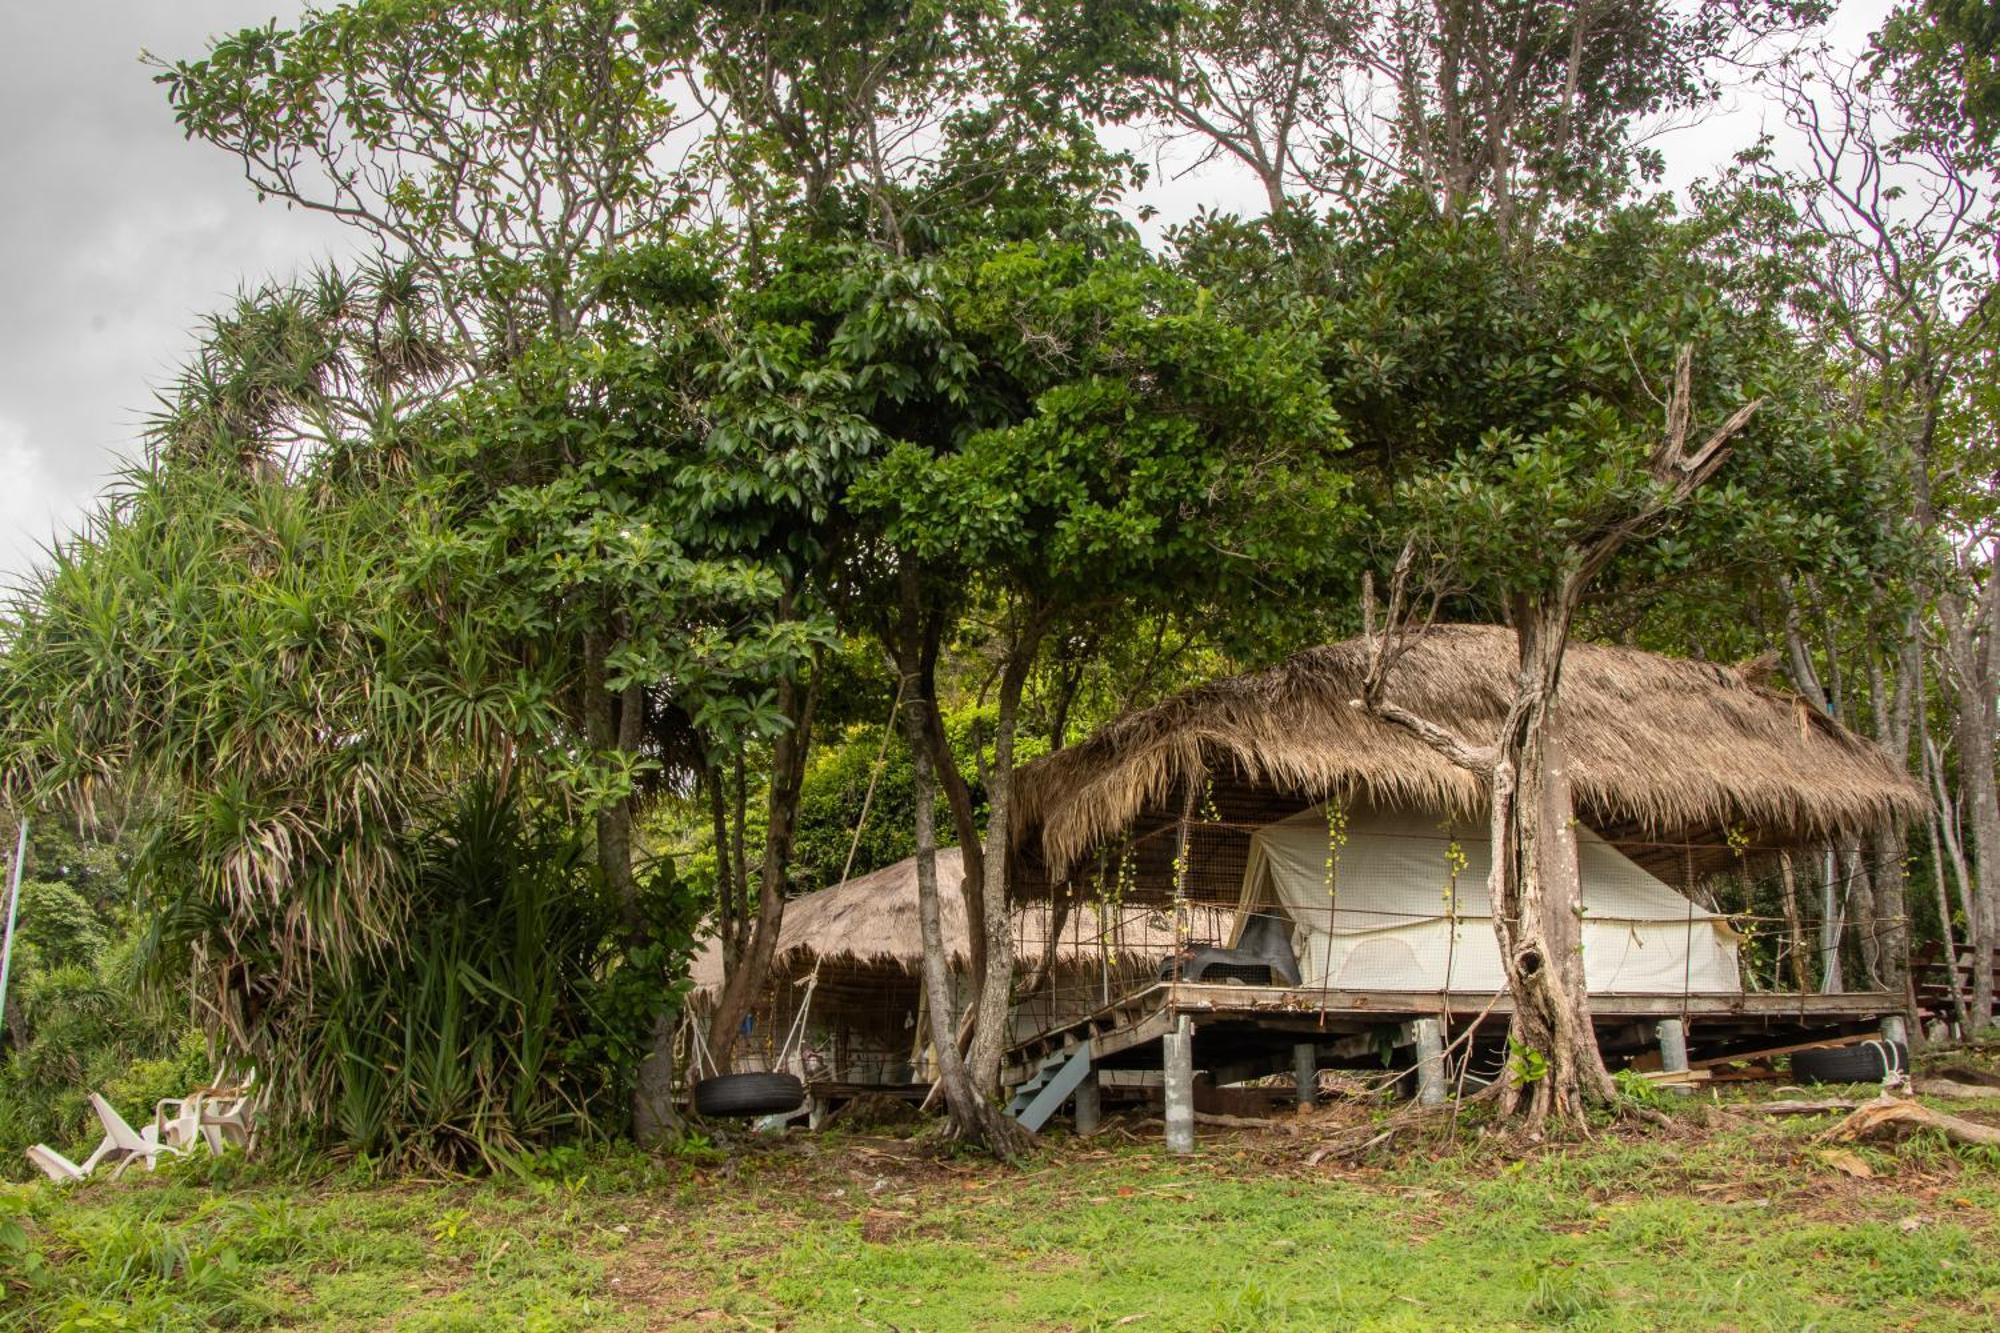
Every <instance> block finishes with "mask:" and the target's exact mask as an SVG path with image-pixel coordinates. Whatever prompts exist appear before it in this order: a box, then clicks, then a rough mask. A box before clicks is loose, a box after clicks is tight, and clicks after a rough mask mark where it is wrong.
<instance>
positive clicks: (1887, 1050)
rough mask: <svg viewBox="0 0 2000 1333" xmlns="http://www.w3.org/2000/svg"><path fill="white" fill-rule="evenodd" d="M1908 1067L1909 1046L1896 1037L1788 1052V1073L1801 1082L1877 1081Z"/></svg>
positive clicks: (1902, 1072)
mask: <svg viewBox="0 0 2000 1333" xmlns="http://www.w3.org/2000/svg"><path fill="white" fill-rule="evenodd" d="M1909 1070H1910V1048H1909V1047H1907V1046H1905V1045H1904V1044H1903V1043H1902V1042H1900V1041H1864V1042H1858V1043H1856V1044H1855V1045H1853V1046H1828V1047H1825V1048H1823V1049H1821V1050H1817V1051H1793V1052H1792V1077H1793V1078H1795V1079H1797V1080H1799V1081H1800V1082H1802V1083H1880V1082H1881V1081H1882V1080H1883V1079H1885V1078H1887V1077H1888V1076H1889V1075H1890V1074H1906V1073H1908V1072H1909Z"/></svg>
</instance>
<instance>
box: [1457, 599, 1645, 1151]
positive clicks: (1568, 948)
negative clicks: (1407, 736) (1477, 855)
mask: <svg viewBox="0 0 2000 1333" xmlns="http://www.w3.org/2000/svg"><path fill="white" fill-rule="evenodd" d="M1568 629H1569V626H1568V609H1567V607H1566V606H1563V605H1560V604H1558V605H1549V604H1546V603H1542V602H1539V601H1530V600H1529V599H1526V598H1521V599H1517V603H1516V612H1515V634H1516V636H1517V638H1518V641H1519V675H1518V677H1517V678H1516V681H1515V695H1514V702H1513V705H1512V707H1511V708H1510V709H1509V710H1508V715H1507V721H1506V723H1505V724H1504V726H1503V727H1502V730H1501V734H1500V739H1499V743H1498V745H1497V747H1496V753H1495V757H1494V763H1493V777H1492V792H1493V811H1492V821H1493V825H1492V837H1493V869H1492V878H1491V880H1490V882H1489V886H1488V887H1489V891H1490V892H1491V894H1492V899H1493V930H1494V934H1495V936H1496V937H1497V938H1498V940H1499V945H1500V959H1501V962H1502V964H1503V965H1504V966H1505V967H1506V970H1507V985H1508V989H1509V991H1510V992H1511V993H1512V995H1513V997H1514V1019H1513V1022H1512V1024H1511V1026H1510V1028H1509V1032H1508V1036H1509V1038H1510V1040H1511V1041H1512V1042H1513V1043H1515V1045H1516V1046H1517V1047H1518V1048H1520V1049H1522V1050H1526V1051H1534V1052H1537V1053H1539V1054H1540V1056H1541V1057H1542V1059H1543V1061H1545V1062H1546V1069H1545V1072H1544V1073H1543V1074H1542V1075H1541V1077H1539V1078H1535V1079H1533V1080H1531V1081H1525V1082H1524V1081H1521V1080H1520V1079H1519V1077H1518V1076H1519V1075H1520V1074H1522V1073H1525V1072H1527V1071H1526V1070H1525V1069H1523V1068H1521V1067H1519V1064H1518V1057H1517V1065H1516V1067H1515V1068H1514V1069H1513V1070H1510V1073H1512V1074H1514V1075H1516V1077H1514V1078H1510V1079H1509V1080H1508V1083H1507V1085H1506V1087H1505V1088H1504V1089H1503V1091H1502V1093H1501V1107H1502V1110H1503V1112H1504V1113H1508V1114H1520V1115H1522V1116H1523V1117H1524V1118H1525V1120H1526V1122H1527V1123H1528V1124H1529V1125H1530V1126H1535V1125H1539V1124H1541V1123H1542V1122H1543V1121H1545V1120H1548V1119H1550V1118H1551V1117H1553V1118H1554V1119H1556V1120H1558V1121H1560V1122H1562V1123H1565V1124H1568V1125H1571V1126H1575V1127H1579V1128H1580V1127H1582V1125H1583V1123H1584V1112H1585V1109H1586V1107H1587V1106H1589V1105H1590V1104H1592V1103H1599V1104H1602V1103H1608V1102H1612V1101H1614V1100H1616V1096H1617V1090H1616V1087H1615V1085H1614V1084H1613V1083H1612V1081H1611V1075H1610V1073H1609V1072H1608V1071H1606V1069H1605V1067H1604V1057H1603V1055H1602V1054H1601V1053H1599V1051H1598V1049H1597V1034H1596V1030H1595V1028H1594V1027H1593V1025H1592V1023H1591V1019H1590V1004H1589V991H1588V987H1587V985H1586V982H1585V979H1584V967H1583V925H1582V903H1583V895H1582V882H1581V877H1580V872H1579V869H1578V865H1577V852H1576V811H1575V806H1574V803H1573V801H1572V797H1571V789H1570V781H1569V773H1568V770H1567V767H1566V758H1565V753H1564V747H1563V732H1562V721H1561V715H1560V709H1559V703H1558V690H1559V687H1560V684H1561V674H1562V656H1563V648H1564V645H1565V641H1566V640H1567V638H1568Z"/></svg>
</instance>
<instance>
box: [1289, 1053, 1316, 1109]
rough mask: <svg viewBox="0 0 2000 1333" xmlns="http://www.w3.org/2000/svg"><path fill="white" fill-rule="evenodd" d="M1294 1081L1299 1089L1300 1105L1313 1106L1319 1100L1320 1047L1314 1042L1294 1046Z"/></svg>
mask: <svg viewBox="0 0 2000 1333" xmlns="http://www.w3.org/2000/svg"><path fill="white" fill-rule="evenodd" d="M1292 1081H1293V1083H1294V1084H1296V1085H1297V1087H1298V1090H1299V1091H1298V1095H1299V1105H1300V1106H1311V1105H1312V1104H1313V1102H1315V1101H1316V1100H1318V1091H1319V1089H1318V1083H1319V1047H1318V1046H1315V1045H1314V1044H1313V1043H1312V1042H1309V1041H1302V1042H1300V1043H1299V1044H1298V1045H1296V1046H1294V1047H1292Z"/></svg>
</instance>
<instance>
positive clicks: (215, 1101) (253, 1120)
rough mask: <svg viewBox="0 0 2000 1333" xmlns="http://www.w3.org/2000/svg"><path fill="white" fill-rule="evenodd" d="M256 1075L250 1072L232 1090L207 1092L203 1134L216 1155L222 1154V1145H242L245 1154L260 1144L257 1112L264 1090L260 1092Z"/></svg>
mask: <svg viewBox="0 0 2000 1333" xmlns="http://www.w3.org/2000/svg"><path fill="white" fill-rule="evenodd" d="M256 1083H257V1071H256V1070H254V1069H253V1070H251V1071H250V1073H249V1074H248V1075H247V1076H245V1078H244V1079H243V1081H242V1082H241V1083H239V1084H237V1085H236V1086H235V1087H233V1088H209V1089H205V1092H206V1094H207V1095H206V1097H205V1099H204V1101H203V1103H202V1108H201V1125H202V1132H203V1133H204V1134H205V1135H208V1136H209V1143H210V1145H211V1147H213V1148H214V1150H215V1151H217V1152H220V1151H222V1141H223V1140H224V1139H227V1140H228V1141H229V1142H231V1143H236V1144H240V1145H242V1147H243V1150H244V1151H245V1152H248V1151H250V1149H251V1148H252V1147H253V1146H255V1144H256V1142H257V1108H258V1105H259V1103H260V1102H261V1101H262V1090H261V1089H259V1088H257V1086H256Z"/></svg>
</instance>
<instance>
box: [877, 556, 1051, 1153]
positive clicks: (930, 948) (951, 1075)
mask: <svg viewBox="0 0 2000 1333" xmlns="http://www.w3.org/2000/svg"><path fill="white" fill-rule="evenodd" d="M905 598H906V601H909V600H914V597H913V593H912V592H911V591H910V590H907V589H906V592H905ZM906 619H907V617H906ZM906 646H907V645H906ZM898 657H899V658H901V659H902V663H903V668H904V670H905V672H906V682H907V683H906V685H905V691H906V693H905V700H904V705H903V734H904V736H905V737H906V738H907V739H908V741H909V744H910V767H911V777H912V784H911V785H912V788H913V795H914V797H915V804H916V811H915V814H916V830H915V831H916V842H917V923H918V926H919V927H920V929H921V930H922V932H923V939H924V961H923V979H924V997H925V1000H926V1002H927V1004H928V1006H929V1008H930V1013H931V1033H932V1042H931V1049H932V1050H933V1051H935V1052H936V1054H937V1068H938V1083H939V1085H940V1086H941V1087H942V1088H943V1089H944V1099H945V1106H946V1108H947V1110H948V1112H949V1114H950V1116H951V1128H952V1133H953V1135H954V1136H955V1137H957V1138H959V1139H962V1140H964V1141H966V1142H968V1143H976V1144H982V1145H984V1146H985V1147H986V1148H988V1149H990V1150H991V1151H992V1152H993V1153H995V1154H996V1155H997V1156H999V1157H1001V1158H1003V1159H1005V1160H1009V1161H1011V1160H1013V1159H1015V1158H1017V1157H1019V1156H1020V1155H1021V1154H1022V1153H1023V1152H1024V1151H1026V1149H1027V1147H1028V1145H1029V1143H1030V1142H1031V1141H1032V1136H1031V1135H1030V1134H1029V1133H1028V1131H1027V1130H1025V1129H1023V1128H1022V1127H1021V1125H1020V1122H1018V1121H1016V1120H1013V1119H1011V1118H1009V1117H1008V1116H1007V1115H1005V1114H1004V1113H1003V1112H1002V1111H1001V1110H1000V1108H999V1107H998V1106H996V1105H995V1104H994V1103H993V1102H992V1101H990V1100H988V1099H987V1098H986V1097H984V1096H982V1095H981V1094H980V1092H979V1089H977V1088H976V1087H974V1086H973V1080H972V1073H971V1071H970V1069H968V1067H967V1065H966V1061H965V1059H964V1057H963V1056H961V1055H960V1054H959V1050H958V1043H957V1042H956V1041H955V1040H953V1034H954V1033H955V1031H956V1030H957V1023H956V1011H955V1009H954V1007H953V1004H952V995H951V968H950V956H949V955H948V954H947V953H946V951H945V942H944V927H943V923H942V921H941V920H940V917H939V912H938V882H937V830H936V828H935V827H934V820H935V814H934V806H935V804H936V801H937V781H936V773H935V770H934V769H933V768H932V765H931V747H930V744H929V738H928V737H927V736H926V734H925V733H926V732H927V731H928V730H929V728H928V725H927V723H926V720H925V716H924V714H925V709H926V708H927V707H928V703H929V701H928V700H927V699H926V698H924V697H923V688H922V684H921V681H920V679H919V677H920V676H921V672H920V671H917V670H914V669H913V668H914V667H915V662H914V660H913V659H914V657H915V654H913V653H909V652H902V653H899V654H898ZM912 696H915V697H912ZM1000 991H1001V994H1002V995H1003V996H1004V995H1005V992H1006V986H1005V984H1004V982H1003V984H1002V985H1001V987H1000Z"/></svg>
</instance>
